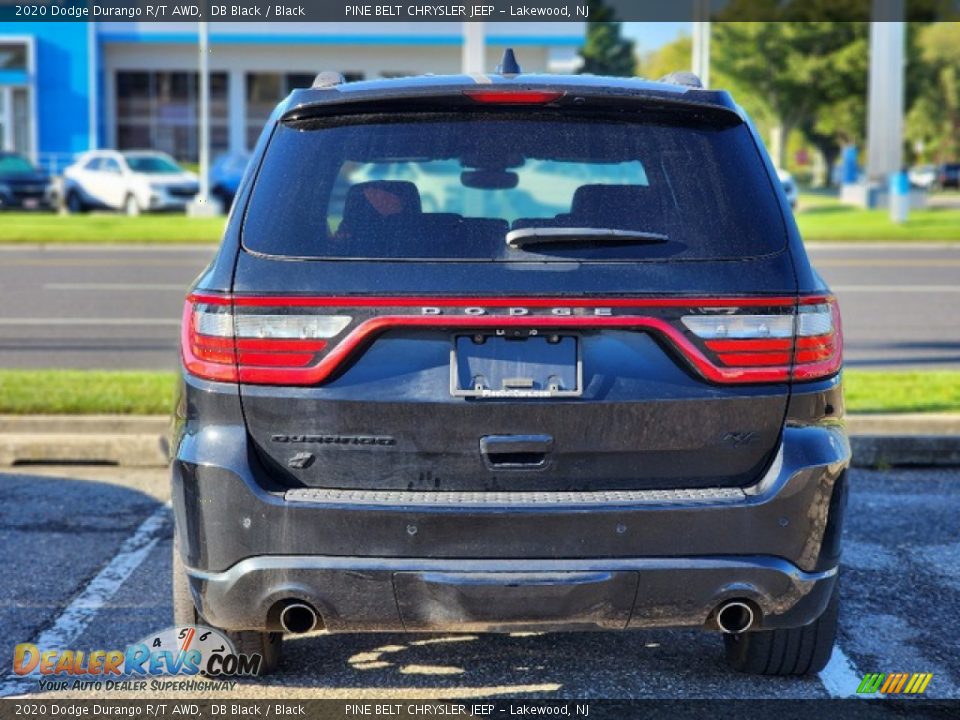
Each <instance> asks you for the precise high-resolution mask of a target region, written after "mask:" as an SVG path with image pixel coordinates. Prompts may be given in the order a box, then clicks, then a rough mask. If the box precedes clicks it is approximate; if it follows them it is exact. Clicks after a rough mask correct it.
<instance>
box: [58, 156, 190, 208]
mask: <svg viewBox="0 0 960 720" xmlns="http://www.w3.org/2000/svg"><path fill="white" fill-rule="evenodd" d="M199 189H200V186H199V182H198V180H197V176H196V175H195V174H193V173H191V172H187V171H186V170H184V169H183V168H181V167H180V166H179V165H177V163H176V161H175V160H174V159H173V158H172V157H170V156H169V155H166V154H165V153H160V152H154V151H152V150H132V151H124V152H118V151H116V150H94V151H92V152H88V153H84V154H83V155H81V156H80V157H79V159H78V160H77V162H75V163H74V164H73V165H71V166H70V167H68V168H67V169H66V170H65V171H64V173H63V198H64V203H65V204H66V208H67V210H68V211H69V212H71V213H79V212H84V211H86V210H88V209H91V208H107V209H111V210H122V211H123V212H124V213H126V214H127V215H138V214H139V213H141V212H145V211H147V210H182V209H184V208H185V207H186V206H187V204H188V203H189V202H190V201H192V200H193V198H194V197H195V196H196V194H197V192H199Z"/></svg>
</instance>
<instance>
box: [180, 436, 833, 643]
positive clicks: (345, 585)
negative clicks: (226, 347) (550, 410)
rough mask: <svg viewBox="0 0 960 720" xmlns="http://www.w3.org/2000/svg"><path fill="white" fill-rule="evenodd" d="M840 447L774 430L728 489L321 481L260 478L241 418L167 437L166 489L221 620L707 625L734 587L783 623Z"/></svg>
mask: <svg viewBox="0 0 960 720" xmlns="http://www.w3.org/2000/svg"><path fill="white" fill-rule="evenodd" d="M849 455H850V450H849V444H848V442H847V439H846V436H845V434H844V432H843V430H842V428H840V427H838V426H825V425H814V426H806V427H787V428H786V429H785V430H784V433H783V439H782V444H781V448H780V450H779V452H778V453H777V456H776V458H775V459H774V461H773V463H772V465H771V467H770V468H769V470H768V471H767V473H766V474H765V475H764V477H763V478H761V479H760V480H759V481H758V482H757V483H756V484H755V485H753V486H751V487H748V488H744V489H742V490H739V489H730V488H723V489H718V490H717V491H716V492H714V493H712V492H711V491H710V490H709V489H698V490H695V491H683V490H678V491H647V492H642V491H640V492H635V493H630V492H626V493H621V492H618V493H597V494H594V495H590V494H582V495H581V494H570V493H567V494H563V493H533V494H529V495H528V496H523V495H522V494H515V493H503V494H499V495H498V494H483V493H480V494H470V493H459V494H458V493H451V494H443V493H432V494H431V493H426V494H424V493H409V494H407V493H378V492H370V493H363V492H359V493H358V492H357V491H351V492H349V493H343V494H338V493H337V491H333V492H332V493H328V494H324V493H323V492H319V493H317V492H315V491H309V490H308V491H302V492H297V491H291V490H290V489H289V488H281V487H270V486H269V484H268V481H265V480H264V478H269V475H270V473H269V471H267V470H266V469H265V468H263V467H260V466H259V465H258V461H257V459H256V456H255V455H254V454H253V453H252V452H251V450H250V448H249V447H248V444H247V436H246V432H245V431H244V428H243V427H236V426H232V425H213V424H211V425H207V426H204V427H203V428H202V429H201V430H200V431H199V432H196V433H187V434H184V435H183V436H182V437H181V441H180V442H179V444H178V446H177V457H176V458H175V460H174V463H173V502H174V509H175V513H176V520H177V528H178V533H179V537H180V547H181V551H182V552H183V559H184V563H185V565H186V566H187V568H188V574H189V575H190V584H191V587H192V590H193V594H194V599H195V601H196V603H197V606H198V608H199V609H200V610H201V612H202V613H203V615H204V616H205V617H206V619H207V620H208V621H209V622H210V623H212V624H214V625H217V626H220V627H224V628H228V629H259V630H263V629H277V627H278V620H277V618H278V615H279V610H280V607H281V606H282V604H283V602H284V601H287V600H290V599H297V600H301V601H306V602H308V603H309V604H310V605H312V606H313V607H314V608H315V609H316V610H317V611H318V613H319V614H320V616H321V619H322V622H323V624H324V625H325V626H326V627H327V628H328V629H329V630H332V631H342V632H348V631H390V630H418V631H419V630H424V631H427V630H463V631H482V630H488V631H498V630H504V631H506V630H517V629H523V628H538V629H558V628H564V629H587V628H589V629H596V628H604V629H606V628H627V627H676V626H704V625H706V626H708V627H709V626H710V623H711V613H712V611H713V610H715V608H716V607H717V605H718V604H720V603H721V602H723V601H725V600H727V599H734V598H736V599H747V600H750V601H752V602H753V604H754V605H755V606H756V607H757V608H759V610H760V611H761V618H762V619H761V627H764V628H771V627H795V626H800V625H804V624H806V623H808V622H810V621H812V620H813V619H815V618H816V617H817V616H818V615H819V614H820V613H821V612H822V610H823V608H824V607H825V606H826V603H827V600H828V598H829V595H830V591H831V590H832V587H833V584H834V582H835V574H836V568H837V565H838V563H839V537H840V526H841V519H842V511H843V505H844V499H845V491H846V487H845V486H846V483H845V473H844V471H845V469H846V466H847V464H848V462H849Z"/></svg>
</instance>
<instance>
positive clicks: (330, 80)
mask: <svg viewBox="0 0 960 720" xmlns="http://www.w3.org/2000/svg"><path fill="white" fill-rule="evenodd" d="M345 82H346V80H345V79H344V77H343V75H341V74H340V73H338V72H336V71H334V70H324V71H323V72H322V73H318V74H317V76H316V77H315V78H314V79H313V85H311V86H310V87H312V88H331V87H336V86H337V85H343V83H345Z"/></svg>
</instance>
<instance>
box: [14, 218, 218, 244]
mask: <svg viewBox="0 0 960 720" xmlns="http://www.w3.org/2000/svg"><path fill="white" fill-rule="evenodd" d="M223 224H224V218H222V217H212V218H193V217H186V216H184V215H182V214H176V215H174V214H170V215H167V214H164V215H140V216H137V217H127V216H126V215H114V214H107V213H95V214H91V215H57V214H54V213H15V212H10V213H0V243H4V244H12V243H216V242H219V240H220V236H221V235H222V234H223Z"/></svg>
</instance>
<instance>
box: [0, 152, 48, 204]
mask: <svg viewBox="0 0 960 720" xmlns="http://www.w3.org/2000/svg"><path fill="white" fill-rule="evenodd" d="M53 204H54V203H53V186H52V185H51V182H50V176H49V175H48V174H47V173H45V172H44V171H43V170H40V169H39V168H37V167H34V165H33V163H31V162H30V161H29V160H27V159H26V158H25V157H23V155H18V154H17V153H12V152H0V210H10V209H14V208H16V209H20V210H43V209H49V208H51V207H53Z"/></svg>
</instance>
